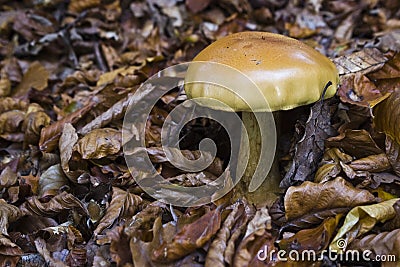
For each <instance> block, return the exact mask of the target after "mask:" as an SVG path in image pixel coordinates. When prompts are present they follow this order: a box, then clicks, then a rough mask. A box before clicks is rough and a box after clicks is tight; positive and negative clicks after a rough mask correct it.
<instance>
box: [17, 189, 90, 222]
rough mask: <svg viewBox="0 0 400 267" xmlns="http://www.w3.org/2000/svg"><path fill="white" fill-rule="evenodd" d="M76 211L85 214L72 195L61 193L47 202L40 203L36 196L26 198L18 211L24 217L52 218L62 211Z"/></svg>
mask: <svg viewBox="0 0 400 267" xmlns="http://www.w3.org/2000/svg"><path fill="white" fill-rule="evenodd" d="M71 209H76V210H77V211H78V212H80V213H81V214H87V213H88V212H87V210H86V207H85V206H84V205H83V204H82V202H81V201H80V200H79V199H77V198H76V197H75V196H73V195H72V194H69V193H67V192H62V193H60V194H58V195H56V196H54V197H53V198H52V199H50V201H49V202H45V203H43V202H40V200H39V198H38V197H36V196H33V197H30V198H28V199H27V200H26V201H25V202H24V203H23V204H22V205H21V206H20V210H21V211H22V212H23V213H24V214H26V215H39V216H46V217H50V216H54V215H56V214H58V213H60V212H62V211H65V210H71Z"/></svg>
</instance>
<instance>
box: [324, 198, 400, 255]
mask: <svg viewBox="0 0 400 267" xmlns="http://www.w3.org/2000/svg"><path fill="white" fill-rule="evenodd" d="M399 200H400V198H394V199H390V200H387V201H384V202H381V203H378V204H373V205H368V206H358V207H355V208H353V209H352V210H351V211H350V212H349V213H348V214H347V216H346V218H345V220H344V223H343V226H342V227H341V228H340V229H339V230H338V233H337V234H336V236H335V238H334V239H333V240H332V242H331V244H330V248H331V249H332V250H336V251H340V250H341V249H345V247H342V246H341V245H340V244H339V242H338V240H339V239H344V240H346V243H347V244H350V243H351V242H352V241H353V240H354V239H355V238H356V237H358V236H361V235H362V234H365V233H367V232H368V231H370V230H371V229H372V228H373V227H374V226H375V224H376V223H378V222H385V221H387V220H390V219H392V218H393V217H394V216H396V210H395V209H394V208H393V205H394V204H395V203H396V202H397V201H399Z"/></svg>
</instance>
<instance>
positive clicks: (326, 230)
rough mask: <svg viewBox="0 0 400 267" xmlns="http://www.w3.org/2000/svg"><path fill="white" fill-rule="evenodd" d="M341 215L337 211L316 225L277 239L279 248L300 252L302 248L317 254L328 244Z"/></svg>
mask: <svg viewBox="0 0 400 267" xmlns="http://www.w3.org/2000/svg"><path fill="white" fill-rule="evenodd" d="M342 216H343V215H342V214H340V213H339V214H338V215H336V216H335V217H330V218H327V219H325V220H324V221H323V222H322V224H321V225H319V226H318V227H315V228H311V229H304V230H300V231H298V232H297V233H296V234H295V235H293V236H291V237H289V238H285V239H282V240H279V241H278V242H277V243H278V246H279V248H280V249H284V250H286V252H287V253H289V252H290V251H292V250H296V251H298V252H300V253H301V252H303V251H304V250H312V251H314V252H315V253H316V254H318V253H320V252H322V251H323V250H325V249H326V248H327V247H328V246H329V242H330V240H331V238H332V237H333V235H334V234H335V231H336V227H337V226H338V224H339V221H340V219H341V218H342Z"/></svg>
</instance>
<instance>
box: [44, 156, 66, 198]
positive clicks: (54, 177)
mask: <svg viewBox="0 0 400 267" xmlns="http://www.w3.org/2000/svg"><path fill="white" fill-rule="evenodd" d="M67 184H68V180H67V178H66V177H65V175H64V173H63V171H62V169H61V166H60V164H56V165H53V166H51V167H49V168H48V169H47V170H46V171H45V172H44V173H42V175H41V176H40V178H39V188H38V189H39V190H38V191H39V192H38V193H39V197H46V196H55V195H57V193H58V191H59V190H60V188H61V187H63V186H64V185H67Z"/></svg>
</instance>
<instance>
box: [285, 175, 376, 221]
mask: <svg viewBox="0 0 400 267" xmlns="http://www.w3.org/2000/svg"><path fill="white" fill-rule="evenodd" d="M374 201H376V199H375V197H374V195H372V194H371V193H370V192H368V191H367V190H363V189H357V188H354V187H353V186H352V185H351V184H350V183H348V182H346V180H344V179H343V178H341V177H338V178H336V179H335V180H332V181H328V182H326V183H323V184H316V183H312V182H308V181H306V182H304V183H303V184H301V185H299V186H292V187H290V188H289V189H288V190H287V192H286V195H285V211H286V218H287V219H288V220H292V219H294V218H298V217H300V216H303V215H305V214H307V213H310V212H316V211H322V210H325V209H332V208H346V207H355V206H358V205H361V204H367V203H373V202H374Z"/></svg>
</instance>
